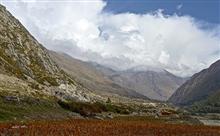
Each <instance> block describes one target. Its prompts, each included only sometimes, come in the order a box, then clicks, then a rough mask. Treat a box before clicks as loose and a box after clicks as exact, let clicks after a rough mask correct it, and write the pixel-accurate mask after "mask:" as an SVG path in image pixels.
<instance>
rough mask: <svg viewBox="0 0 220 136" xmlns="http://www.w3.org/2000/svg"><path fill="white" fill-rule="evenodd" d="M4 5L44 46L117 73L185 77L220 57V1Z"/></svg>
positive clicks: (56, 0)
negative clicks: (150, 72) (152, 72)
mask: <svg viewBox="0 0 220 136" xmlns="http://www.w3.org/2000/svg"><path fill="white" fill-rule="evenodd" d="M165 1H166V2H165ZM0 2H1V3H2V4H3V5H4V6H6V8H7V9H8V10H9V11H10V12H11V13H12V14H13V15H14V16H15V17H16V18H18V19H19V20H20V21H21V22H22V24H23V25H24V26H25V27H26V28H27V29H28V30H29V31H30V32H31V34H33V35H34V36H35V37H36V39H37V40H38V41H39V42H40V43H42V44H43V45H44V46H45V47H46V48H48V49H50V50H55V51H59V52H65V53H67V54H69V55H71V56H73V57H75V58H78V59H81V60H85V61H93V62H97V63H100V64H103V65H106V66H109V67H111V68H113V69H117V70H126V69H131V68H146V69H149V68H151V69H155V70H158V69H165V70H167V71H169V72H171V73H173V74H176V75H178V76H182V77H185V76H191V75H192V74H194V73H196V72H199V71H200V70H202V69H204V68H207V67H208V66H209V65H210V64H212V63H213V62H215V61H216V60H218V59H220V21H219V19H220V16H219V14H220V13H219V12H220V11H219V8H220V5H219V4H220V3H219V1H217V0H209V1H208V0H207V1H205V0H194V1H189V0H184V1H183V0H176V1H174V0H163V1H162V0H160V1H159V0H154V1H153V0H123V1H122V0H105V1H102V0H81V1H80V0H63V1H60V0H13V1H12V0H7V1H6V0H0Z"/></svg>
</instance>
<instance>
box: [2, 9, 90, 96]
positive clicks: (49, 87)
mask: <svg viewBox="0 0 220 136" xmlns="http://www.w3.org/2000/svg"><path fill="white" fill-rule="evenodd" d="M0 69H1V70H0V74H4V75H8V76H13V77H16V78H18V79H20V80H23V81H25V82H26V83H27V84H28V85H29V86H31V87H32V88H33V89H37V90H40V91H42V92H44V93H46V94H49V95H55V96H57V97H61V98H70V99H81V100H89V95H90V94H89V92H88V91H87V89H85V88H84V87H82V86H81V85H80V84H78V83H77V82H75V81H74V80H72V79H71V78H70V77H69V76H68V75H67V74H66V73H65V72H64V71H62V70H61V69H60V68H59V67H58V66H57V65H56V64H55V62H54V61H53V60H52V59H51V58H50V56H49V54H48V51H47V50H46V49H45V48H44V47H43V46H42V45H41V44H40V43H38V41H37V40H36V39H35V38H34V37H33V36H31V34H30V33H29V32H28V31H27V30H26V29H25V27H24V26H23V25H22V24H21V23H20V22H19V21H18V20H17V19H16V18H14V17H13V16H12V15H11V14H10V13H9V12H8V11H7V10H6V8H5V7H4V6H1V5H0ZM18 81H19V80H18Z"/></svg>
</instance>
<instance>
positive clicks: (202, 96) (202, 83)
mask: <svg viewBox="0 0 220 136" xmlns="http://www.w3.org/2000/svg"><path fill="white" fill-rule="evenodd" d="M169 101H170V102H172V103H174V104H178V105H191V104H195V103H197V104H196V105H200V106H202V107H203V108H207V107H206V106H208V105H209V106H211V107H212V108H213V106H216V108H218V109H219V112H220V60H218V61H217V62H215V63H214V64H212V65H211V66H210V67H209V68H207V69H204V70H202V71H201V72H199V73H197V74H195V75H193V76H192V77H191V79H190V80H188V81H187V82H186V83H184V84H183V85H182V86H181V87H180V88H179V89H177V91H176V92H175V93H174V94H173V95H172V97H171V98H170V99H169ZM194 106H195V105H194ZM211 107H209V108H211ZM207 110H209V109H207Z"/></svg>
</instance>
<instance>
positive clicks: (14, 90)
mask: <svg viewBox="0 0 220 136" xmlns="http://www.w3.org/2000/svg"><path fill="white" fill-rule="evenodd" d="M60 46H62V45H60ZM0 135H28V136H29V135H30V136H31V135H53V136H56V135H57V136H59V135H64V136H68V135H91V136H92V135H95V136H112V135H121V136H127V135H132V136H133V135H134V136H135V135H137V136H142V135H152V136H166V135H167V136H168V135H169V136H170V135H178V136H185V135H187V136H194V135H199V136H219V135H220V60H217V61H216V62H214V63H212V64H211V65H210V66H209V67H208V68H206V69H203V70H202V71H200V72H198V73H196V74H194V75H193V76H191V77H180V76H177V75H174V74H173V73H172V72H169V71H167V70H166V69H164V68H154V67H153V68H152V67H150V66H147V65H144V66H142V65H138V66H135V67H132V68H128V69H126V70H119V69H114V68H112V67H108V66H107V65H103V64H99V63H97V62H95V61H83V60H80V59H76V58H74V57H73V56H70V55H67V54H66V53H64V52H56V51H52V50H49V49H47V48H45V47H44V45H42V44H41V43H40V42H38V40H37V39H35V38H34V37H33V36H32V35H31V33H30V32H29V31H28V30H27V29H26V28H25V27H24V26H23V25H22V23H21V22H20V21H19V20H18V19H16V18H15V17H14V16H13V15H12V14H11V13H10V12H9V11H8V10H7V9H6V7H4V6H3V5H1V4H0Z"/></svg>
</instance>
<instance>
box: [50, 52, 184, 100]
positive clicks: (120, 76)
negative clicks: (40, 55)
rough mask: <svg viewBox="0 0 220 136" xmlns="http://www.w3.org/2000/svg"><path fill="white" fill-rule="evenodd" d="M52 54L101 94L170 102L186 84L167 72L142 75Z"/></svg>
mask: <svg viewBox="0 0 220 136" xmlns="http://www.w3.org/2000/svg"><path fill="white" fill-rule="evenodd" d="M50 54H51V56H52V58H53V59H54V60H55V61H56V62H57V64H59V65H60V66H61V67H62V68H63V69H64V70H65V71H66V72H67V73H69V74H70V75H72V76H73V77H74V78H75V79H77V80H78V81H80V82H81V83H82V84H84V85H86V86H87V87H88V88H90V89H93V90H96V91H99V92H101V93H106V92H107V93H116V94H120V95H124V96H131V97H134V96H135V97H137V96H138V97H139V96H141V97H142V96H143V95H144V96H145V97H148V98H151V99H156V100H167V99H168V98H169V97H170V96H171V95H172V93H173V92H174V91H175V90H176V89H177V88H178V87H179V86H180V85H181V84H182V83H183V82H184V81H185V80H184V79H182V78H180V77H177V76H174V75H172V74H171V73H169V72H167V71H164V70H158V69H156V71H152V69H151V71H140V69H138V68H135V69H130V70H126V71H115V70H113V69H111V68H108V67H105V66H102V65H99V64H97V63H93V62H82V61H80V60H76V59H74V58H72V57H70V56H68V55H65V54H61V53H55V52H51V53H50ZM141 70H143V68H141ZM144 70H146V69H144ZM148 70H149V69H148ZM140 94H141V95H140Z"/></svg>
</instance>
